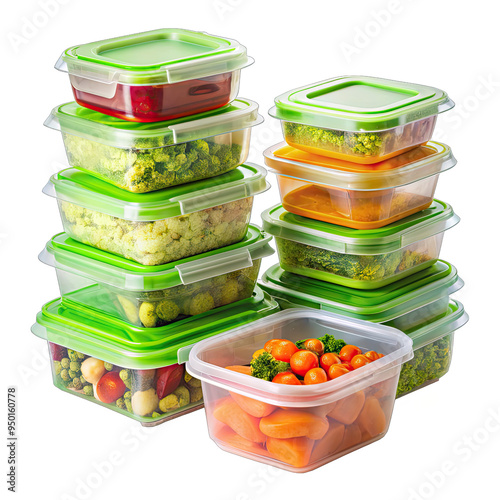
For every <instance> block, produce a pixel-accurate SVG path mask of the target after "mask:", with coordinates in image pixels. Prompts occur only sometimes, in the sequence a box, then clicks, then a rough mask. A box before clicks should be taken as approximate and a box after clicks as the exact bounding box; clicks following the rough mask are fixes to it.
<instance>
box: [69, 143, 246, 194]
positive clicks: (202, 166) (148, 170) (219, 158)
mask: <svg viewBox="0 0 500 500" xmlns="http://www.w3.org/2000/svg"><path fill="white" fill-rule="evenodd" d="M63 140H64V145H65V147H66V152H67V154H68V159H69V163H70V164H71V165H75V166H77V167H79V168H83V169H85V170H89V171H91V172H94V173H96V174H97V175H98V176H99V177H104V178H105V179H108V180H109V181H111V182H112V183H113V184H115V185H117V186H119V187H121V188H123V189H126V190H127V191H131V192H133V193H146V192H149V191H156V190H158V189H163V188H165V187H168V186H175V185H178V184H185V183H187V182H192V181H196V180H199V179H206V178H208V177H214V176H216V175H220V174H223V173H225V172H229V171H230V170H232V169H234V168H236V167H237V166H238V165H240V164H241V163H242V147H241V145H240V144H232V145H228V144H219V143H216V142H214V141H213V140H196V141H191V142H186V143H183V144H173V145H168V144H165V141H164V140H163V139H162V138H145V139H140V140H138V141H137V144H136V147H137V149H122V148H115V147H113V146H107V145H105V144H100V143H98V142H95V141H90V140H88V139H85V138H83V137H77V136H74V135H69V134H63Z"/></svg>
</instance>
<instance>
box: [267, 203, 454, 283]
mask: <svg viewBox="0 0 500 500" xmlns="http://www.w3.org/2000/svg"><path fill="white" fill-rule="evenodd" d="M262 220H263V221H264V230H265V231H266V232H268V233H270V234H272V235H273V236H274V237H275V238H276V246H277V248H278V255H279V259H280V266H281V267H282V268H283V269H284V270H285V271H289V272H291V273H295V274H300V275H302V276H308V277H310V278H315V279H318V280H322V281H327V282H329V283H337V284H339V285H343V286H348V287H350V288H362V289H372V288H380V287H382V286H385V285H387V284H389V283H392V282H394V281H397V280H399V279H402V278H405V277H406V276H409V275H411V274H414V273H416V272H418V271H421V270H422V269H425V268H427V267H430V266H432V265H433V264H434V263H435V262H436V261H437V259H438V258H439V252H440V250H441V243H442V240H443V235H444V232H445V231H446V230H448V229H450V228H451V227H453V226H455V225H456V224H458V222H459V221H460V219H459V217H458V216H457V215H455V213H454V212H453V209H452V207H451V206H450V205H448V204H446V203H444V202H442V201H438V200H434V201H433V202H432V204H431V206H430V207H429V208H427V209H425V210H423V211H421V212H418V213H417V214H414V215H410V216H409V217H406V218H405V219H402V220H400V221H398V222H394V223H392V224H389V225H388V226H385V227H382V228H379V229H351V228H347V227H343V226H336V225H334V224H329V223H327V222H322V221H316V220H314V219H308V218H306V217H301V216H300V215H295V214H292V213H290V212H287V211H286V210H285V209H284V208H283V207H282V206H281V205H277V206H275V207H273V208H270V209H268V210H266V211H265V212H263V213H262Z"/></svg>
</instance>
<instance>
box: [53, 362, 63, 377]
mask: <svg viewBox="0 0 500 500" xmlns="http://www.w3.org/2000/svg"><path fill="white" fill-rule="evenodd" d="M61 370H62V366H61V362H60V361H54V373H55V374H56V375H59V374H60V373H61Z"/></svg>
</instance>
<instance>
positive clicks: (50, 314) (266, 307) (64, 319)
mask: <svg viewBox="0 0 500 500" xmlns="http://www.w3.org/2000/svg"><path fill="white" fill-rule="evenodd" d="M278 310H279V307H278V304H277V303H276V302H275V301H274V300H272V299H271V297H270V296H269V295H268V294H267V293H265V292H263V291H262V290H260V289H259V287H256V288H255V292H254V295H253V297H251V298H250V299H246V300H242V301H240V302H238V303H235V304H234V305H232V306H230V307H224V308H219V309H214V310H213V311H211V313H210V314H207V315H203V318H200V317H197V316H192V317H190V318H186V319H184V320H181V321H177V322H175V323H171V324H170V325H166V326H162V327H159V328H155V329H154V330H153V329H150V328H140V327H136V326H131V325H130V324H128V323H125V322H124V321H121V320H119V319H115V318H110V317H109V316H107V315H101V314H99V313H98V312H97V311H94V310H92V311H89V310H87V309H86V308H84V307H75V306H74V305H72V306H68V305H67V304H65V303H64V302H62V300H61V299H57V300H53V301H52V302H49V303H47V304H45V305H44V306H43V308H42V310H41V311H40V312H39V313H38V315H37V318H36V323H35V324H34V325H33V326H32V327H31V331H32V332H33V333H34V334H35V335H36V336H37V337H40V338H42V339H45V340H48V341H49V342H53V343H55V344H59V345H62V346H64V347H67V348H68V349H74V350H75V351H78V352H83V353H84V354H87V355H89V356H93V357H96V358H98V359H102V360H103V361H107V362H109V363H112V364H116V365H119V366H123V367H124V368H130V369H134V370H140V369H150V368H160V367H163V366H169V365H172V364H175V363H184V362H185V361H187V358H188V356H189V350H190V349H191V347H192V345H193V344H195V343H196V342H199V341H200V340H203V339H206V338H208V337H212V336H213V335H217V334H219V333H223V332H225V331H227V330H230V329H231V328H235V327H237V326H241V325H245V324H247V323H250V322H252V321H255V320H257V319H260V318H263V317H265V316H268V315H269V314H272V313H274V312H277V311H278Z"/></svg>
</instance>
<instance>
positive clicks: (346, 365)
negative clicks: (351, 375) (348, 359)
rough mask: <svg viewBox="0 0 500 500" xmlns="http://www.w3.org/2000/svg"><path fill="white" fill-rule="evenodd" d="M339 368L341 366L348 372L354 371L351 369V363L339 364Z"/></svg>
mask: <svg viewBox="0 0 500 500" xmlns="http://www.w3.org/2000/svg"><path fill="white" fill-rule="evenodd" d="M340 366H343V367H344V368H347V369H348V370H349V371H350V372H352V371H353V370H354V368H353V367H352V365H351V363H341V364H340Z"/></svg>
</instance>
